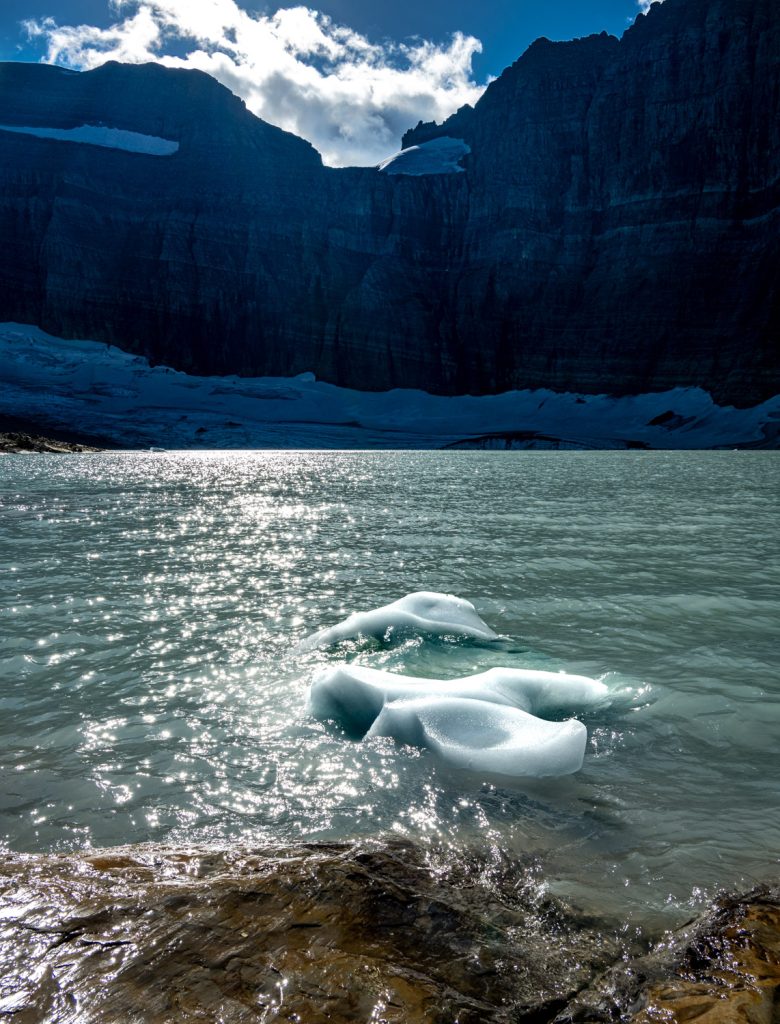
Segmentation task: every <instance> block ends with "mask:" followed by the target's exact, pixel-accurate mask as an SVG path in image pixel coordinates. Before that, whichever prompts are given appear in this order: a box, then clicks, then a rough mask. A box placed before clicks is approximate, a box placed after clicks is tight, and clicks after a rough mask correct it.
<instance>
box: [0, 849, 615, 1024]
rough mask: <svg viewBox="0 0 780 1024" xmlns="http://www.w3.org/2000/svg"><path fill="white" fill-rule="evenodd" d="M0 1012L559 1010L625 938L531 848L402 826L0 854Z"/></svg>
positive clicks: (206, 1017)
mask: <svg viewBox="0 0 780 1024" xmlns="http://www.w3.org/2000/svg"><path fill="white" fill-rule="evenodd" d="M0 908H1V911H2V915H1V917H0V1016H2V1017H4V1019H10V1020H14V1021H19V1022H25V1024H28V1022H29V1024H33V1022H43V1021H46V1022H55V1021H56V1022H58V1024H62V1022H70V1021H73V1022H76V1021H78V1022H79V1024H86V1022H109V1021H111V1022H113V1021H117V1022H118V1021H122V1022H124V1024H129V1022H144V1024H146V1022H149V1024H152V1022H155V1024H156V1022H166V1024H169V1022H173V1021H199V1020H203V1021H217V1020H219V1021H223V1022H245V1021H246V1022H254V1021H299V1022H305V1024H319V1022H325V1021H344V1022H346V1021H350V1022H351V1021H375V1022H380V1021H387V1022H391V1021H393V1022H394V1021H398V1022H400V1021H404V1022H413V1021H425V1022H445V1021H446V1022H449V1024H454V1022H458V1024H467V1022H468V1024H476V1022H487V1021H497V1022H498V1021H507V1022H509V1021H520V1020H523V1021H525V1020H529V1021H546V1020H551V1019H552V1018H553V1017H554V1016H555V1014H556V1013H557V1012H559V1011H560V1010H561V1009H562V1008H563V1007H564V1006H565V1005H566V1004H567V1002H568V1001H569V1000H570V999H571V998H572V997H573V996H574V995H575V994H576V993H577V991H578V990H580V989H581V988H582V987H583V986H585V985H586V984H587V983H588V982H589V980H590V979H591V977H593V976H594V975H595V974H596V973H598V972H599V971H601V970H603V969H605V968H606V967H607V966H608V965H609V964H610V963H611V962H613V961H614V960H615V958H616V957H617V955H618V945H617V943H616V942H615V941H614V940H613V939H612V938H610V937H608V936H605V934H604V933H603V931H602V930H600V929H598V928H596V927H595V922H593V921H592V920H589V919H586V918H584V917H582V916H580V915H578V914H577V913H576V912H574V911H571V910H569V909H567V908H566V907H565V906H564V905H563V904H561V903H559V902H558V901H557V900H555V899H553V898H551V897H549V896H546V895H544V894H543V891H542V886H541V884H540V879H539V877H538V874H537V872H536V870H535V869H534V866H533V865H532V864H530V863H529V864H518V863H510V862H508V861H505V860H503V859H502V858H500V857H498V856H494V857H491V858H486V857H483V856H479V855H476V854H474V855H465V856H464V857H463V858H462V859H461V858H459V859H458V860H457V862H455V863H454V862H453V859H452V857H451V856H449V857H446V856H444V855H441V856H438V857H437V855H435V854H430V853H428V854H426V853H424V852H423V851H421V850H420V849H419V848H417V847H414V846H412V845H410V844H408V843H401V842H399V843H383V844H380V843H364V844H358V845H306V846H301V847H295V848H289V849H270V850H263V851H256V852H246V851H244V852H242V851H235V852H232V853H225V852H209V851H205V850H189V851H174V850H160V849H158V848H143V847H135V848H130V847H128V848H123V849H115V850H111V851H105V852H102V853H95V854H80V855H70V856H44V857H38V856H24V855H15V854H14V855H6V856H5V858H4V859H3V861H2V862H0Z"/></svg>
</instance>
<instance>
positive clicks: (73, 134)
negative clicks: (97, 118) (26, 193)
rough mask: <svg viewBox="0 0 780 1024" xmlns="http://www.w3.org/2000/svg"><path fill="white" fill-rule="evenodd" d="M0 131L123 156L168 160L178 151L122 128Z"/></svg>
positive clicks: (171, 143) (86, 126)
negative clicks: (99, 148)
mask: <svg viewBox="0 0 780 1024" xmlns="http://www.w3.org/2000/svg"><path fill="white" fill-rule="evenodd" d="M0 131H4V132H18V133H19V134H21V135H35V136H36V137H37V138H39V139H55V140H57V141H58V142H85V143H87V144H88V145H90V146H102V147H103V148H104V149H123V150H124V151H125V152H126V153H145V154H146V155H147V156H172V155H173V154H174V153H175V152H176V151H177V150H178V148H179V143H178V142H174V141H173V139H161V138H159V137H158V136H156V135H143V134H141V133H140V132H128V131H125V130H124V129H123V128H107V127H105V126H104V125H96V124H82V125H81V126H80V127H79V128H30V127H22V126H20V125H15V124H0Z"/></svg>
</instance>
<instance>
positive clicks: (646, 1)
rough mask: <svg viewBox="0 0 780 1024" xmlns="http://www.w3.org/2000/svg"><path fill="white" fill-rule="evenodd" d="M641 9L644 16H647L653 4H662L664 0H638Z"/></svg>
mask: <svg viewBox="0 0 780 1024" xmlns="http://www.w3.org/2000/svg"><path fill="white" fill-rule="evenodd" d="M636 2H637V4H638V5H639V7H640V8H641V11H642V14H647V12H648V11H649V10H650V8H651V7H652V6H653V4H662V3H663V2H664V0H636Z"/></svg>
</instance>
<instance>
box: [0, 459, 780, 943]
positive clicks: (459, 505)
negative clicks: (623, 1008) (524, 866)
mask: <svg viewBox="0 0 780 1024" xmlns="http://www.w3.org/2000/svg"><path fill="white" fill-rule="evenodd" d="M779 499H780V456H778V455H777V454H776V453H770V452H767V453H758V452H757V453H747V452H704V453H658V452H615V453H613V452H592V453H579V452H571V453H568V452H550V453H548V452H514V453H513V452H487V453H483V452H450V453H441V452H397V453H396V452H341V453H339V452H283V453H281V452H280V453H275V452H248V453H229V454H224V453H216V452H205V453H185V454H177V453H168V454H111V455H96V456H48V455H36V456H5V457H3V458H2V460H0V575H1V577H2V591H1V593H0V773H2V779H3V785H2V791H1V792H0V844H2V846H3V847H5V848H6V849H13V850H24V851H51V850H71V849H79V848H83V847H88V846H94V847H101V846H110V845H116V844H120V843H128V842H147V841H148V842H164V843H178V844H186V843H193V842H209V843H215V844H219V845H223V846H224V845H226V844H233V843H237V842H245V843H260V842H265V841H273V842H280V841H281V842H286V841H292V840H297V839H302V838H305V839H310V838H324V837H327V838H343V837H350V836H356V835H380V834H396V835H403V836H409V837H411V838H415V839H419V840H422V841H424V842H447V843H451V844H453V846H454V847H455V848H457V846H458V844H461V843H473V842H476V843H479V844H484V845H487V846H490V847H492V848H495V849H496V850H503V851H507V852H509V853H510V854H517V855H520V856H527V855H533V856H535V857H538V858H539V862H540V864H541V867H542V871H543V873H544V877H545V878H546V879H547V880H548V883H549V885H550V888H551V889H552V890H553V891H554V892H557V893H560V894H561V895H564V896H567V897H569V898H572V899H574V900H576V902H577V903H579V904H580V905H581V906H584V907H586V908H587V909H593V910H599V911H602V912H603V911H605V910H606V911H608V912H610V913H612V912H614V913H615V914H619V915H622V916H624V917H628V919H629V920H636V921H638V922H640V923H652V924H653V925H655V924H657V923H659V922H665V921H668V922H670V923H673V922H674V921H677V920H679V919H680V918H681V917H683V916H688V913H689V910H690V908H691V906H692V905H696V904H699V903H702V902H704V901H706V900H707V899H708V897H709V896H711V895H712V893H713V892H714V891H715V890H716V889H717V888H718V887H720V886H726V887H749V886H751V885H753V884H754V883H755V882H757V881H761V880H766V879H770V878H773V877H778V876H779V875H780V863H779V860H778V857H779V854H780V809H779V806H778V805H779V804H780V671H779V670H778V663H779V662H780V517H779V516H778V511H779V505H780V500H779ZM423 589H424V590H438V591H444V592H449V593H454V594H457V595H459V596H462V597H465V598H468V599H469V600H471V601H472V602H473V603H474V604H475V606H476V608H477V610H478V612H479V614H480V615H481V616H482V617H483V618H484V619H485V621H486V622H488V623H489V624H490V625H491V626H492V627H493V628H494V629H495V630H496V631H497V632H498V633H499V634H500V635H501V637H502V639H501V640H500V641H499V642H497V643H494V644H490V643H485V642H482V643H480V642H475V641H466V640H455V639H434V638H430V637H419V636H408V637H405V638H399V640H398V642H397V643H395V644H393V645H383V644H380V643H378V642H376V641H349V642H344V643H342V644H340V645H338V646H336V647H333V648H330V649H326V650H318V651H314V652H311V653H308V654H306V655H296V654H295V652H294V650H293V648H294V645H295V643H296V641H298V640H299V639H301V638H302V637H303V636H304V635H306V634H307V633H309V632H311V631H313V630H314V629H316V628H318V627H319V626H323V625H329V624H332V623H335V622H337V621H338V620H340V619H342V618H344V617H345V615H347V614H348V613H349V612H351V611H354V610H362V609H369V608H372V607H375V606H377V605H381V604H385V603H387V602H389V601H393V600H395V599H397V598H399V597H402V596H403V595H404V594H406V593H409V592H411V591H416V590H423ZM338 661H353V662H354V661H356V662H358V663H360V664H365V665H371V666H375V667H379V668H386V669H390V670H393V671H397V672H407V673H410V674H415V675H423V676H432V677H437V678H451V677H454V676H458V675H464V674H467V673H471V672H477V671H480V670H482V669H484V668H487V667H491V666H498V665H501V666H508V667H518V668H520V667H539V668H548V669H554V670H557V669H565V670H567V671H570V672H574V673H581V674H584V675H590V676H594V677H598V678H603V679H604V681H605V682H606V683H607V684H608V686H609V688H610V692H611V698H610V702H609V704H608V705H607V706H606V707H604V708H600V709H598V710H596V711H593V712H590V713H588V714H587V715H583V716H580V717H581V719H582V721H584V722H585V724H586V725H587V728H588V733H589V740H588V748H587V753H586V757H585V765H584V768H583V770H582V771H581V772H580V773H578V774H577V775H574V776H570V777H566V778H562V779H552V780H543V781H537V782H519V781H511V780H506V779H502V778H498V777H497V778H483V777H481V776H479V775H477V774H473V773H469V772H465V771H456V770H453V769H448V768H445V767H444V766H442V765H441V764H439V763H438V762H437V761H436V760H435V758H434V757H433V755H431V754H430V753H428V752H424V751H420V750H416V749H413V748H408V747H400V746H397V745H396V744H395V743H394V742H393V741H392V740H389V739H376V740H370V741H364V742H362V743H356V742H352V741H350V740H348V739H346V738H345V737H344V736H343V735H340V734H339V733H338V731H337V730H335V729H333V728H332V727H329V726H327V725H325V724H323V723H320V722H316V721H313V720H310V719H309V718H308V717H307V715H306V713H305V698H306V692H307V687H308V684H309V681H310V679H311V676H312V673H313V672H314V671H315V670H316V669H317V668H318V667H319V666H321V665H323V664H332V663H335V662H338Z"/></svg>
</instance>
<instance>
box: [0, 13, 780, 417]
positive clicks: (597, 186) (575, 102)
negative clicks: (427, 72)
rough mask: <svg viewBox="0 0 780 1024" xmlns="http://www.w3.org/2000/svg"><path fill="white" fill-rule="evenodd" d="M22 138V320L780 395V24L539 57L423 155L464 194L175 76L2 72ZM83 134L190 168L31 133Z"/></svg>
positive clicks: (496, 381) (17, 233) (469, 386)
mask: <svg viewBox="0 0 780 1024" xmlns="http://www.w3.org/2000/svg"><path fill="white" fill-rule="evenodd" d="M0 125H2V126H4V128H3V129H1V130H0V232H1V234H0V237H2V239H3V245H2V247H0V320H9V321H10V320H14V321H20V322H30V323H36V324H38V325H40V326H41V327H43V328H44V329H45V330H47V331H49V332H51V333H53V334H57V335H60V336H63V337H89V338H95V339H98V340H105V341H111V342H113V343H115V344H118V345H120V346H122V347H124V348H126V349H128V350H131V351H135V352H138V353H141V354H143V355H146V356H148V357H150V358H151V359H152V360H153V361H156V362H165V363H168V364H170V365H173V366H176V367H178V368H181V369H186V370H190V371H194V372H199V373H227V372H230V373H240V374H248V375H249V374H251V375H262V374H273V375H287V374H294V373H299V372H302V371H304V370H313V371H314V372H315V373H316V374H317V375H318V376H320V377H323V378H325V379H327V380H331V381H334V382H337V383H339V384H342V385H345V386H349V387H357V388H365V389H385V388H390V387H396V386H403V387H419V388H424V389H426V390H429V391H437V392H441V393H461V392H493V391H504V390H508V389H512V388H532V387H549V388H552V389H554V390H559V391H563V390H576V391H584V392H593V393H596V392H611V393H615V394H631V393H639V392H646V391H651V390H663V389H666V388H670V387H674V386H688V385H698V386H701V387H704V388H706V389H708V390H709V391H711V392H712V394H713V396H714V397H715V398H716V399H717V400H718V401H721V402H730V403H734V404H737V405H748V404H753V403H756V402H758V401H761V400H763V399H765V398H767V397H769V396H771V395H774V394H776V393H778V392H780V358H779V355H778V350H779V349H780V346H779V345H778V334H779V333H780V269H779V268H780V6H778V4H777V3H776V0H666V2H665V3H664V4H663V5H655V6H653V7H652V8H651V10H650V12H649V14H648V15H647V16H644V17H642V16H640V17H639V18H638V19H637V22H636V24H635V25H634V26H633V27H632V28H630V29H629V30H628V31H627V32H626V33H625V35H624V36H623V38H622V40H620V41H618V40H617V39H615V38H613V37H609V36H606V35H601V36H592V37H589V38H587V39H582V40H577V41H574V42H570V43H550V42H548V41H547V40H540V41H538V42H537V43H535V44H534V45H533V46H532V47H531V48H530V49H529V50H528V51H527V52H526V53H525V54H524V55H523V57H521V58H520V59H519V60H518V61H517V62H516V63H515V64H514V65H512V67H510V68H508V69H507V70H506V71H505V72H504V74H503V75H502V76H501V77H500V78H499V79H498V80H497V81H496V82H494V83H493V84H492V85H491V86H490V87H489V88H488V89H487V91H486V92H485V94H484V96H483V97H482V99H481V100H480V101H479V103H478V104H477V105H476V106H475V107H474V108H473V109H471V108H468V107H467V108H463V109H462V110H461V111H459V112H458V113H457V114H456V115H454V117H453V118H451V119H450V120H449V121H448V122H446V123H445V124H444V125H441V126H436V125H418V127H417V128H416V129H414V130H413V131H411V132H409V133H407V136H406V137H405V139H404V145H405V146H406V147H407V148H408V147H410V146H413V145H421V144H422V145H423V146H425V144H426V143H429V142H430V141H431V140H433V139H436V138H442V137H450V138H454V139H460V140H463V142H464V143H465V144H466V145H465V146H462V147H461V150H462V151H463V152H464V153H465V155H464V156H462V158H461V166H462V168H463V170H462V171H458V172H456V171H454V170H453V169H452V168H449V169H448V170H442V172H441V173H436V169H435V166H434V167H433V168H431V167H428V169H427V171H426V172H425V173H422V174H420V173H413V174H409V173H405V172H404V171H403V165H402V164H401V162H400V161H399V162H397V163H395V169H393V168H394V163H393V162H391V164H390V166H389V167H386V168H385V169H384V170H380V169H374V168H363V169H356V168H351V169H340V170H337V169H332V168H325V167H323V166H322V163H321V161H320V158H319V156H318V155H317V153H316V152H315V151H314V150H313V149H312V147H311V146H310V145H309V144H308V143H306V142H304V141H302V140H300V139H297V138H295V137H294V136H291V135H289V134H286V133H284V132H282V131H280V130H278V129H276V128H273V127H271V126H270V125H267V124H265V123H264V122H262V121H260V120H259V119H257V118H255V117H254V116H252V115H251V114H249V113H248V112H247V110H246V109H245V107H244V105H243V104H242V103H241V101H240V100H238V99H236V98H235V97H233V96H232V95H231V94H230V93H229V92H228V91H227V90H226V89H224V88H223V87H222V86H220V85H218V84H217V83H216V82H215V81H213V80H212V79H210V78H208V77H207V76H205V75H203V74H201V73H199V72H191V71H175V70H170V69H165V68H162V67H160V66H157V65H144V66H125V65H118V64H107V65H104V66H103V67H102V68H99V69H97V70H95V71H91V72H85V73H82V74H77V73H73V72H68V71H64V70H62V69H59V68H52V67H45V66H40V65H25V64H5V65H0ZM82 125H90V126H95V131H97V132H100V131H101V130H104V129H105V128H106V127H107V128H110V129H120V130H122V131H123V132H125V133H127V132H132V133H137V135H138V136H141V137H144V138H148V137H153V138H154V139H157V140H158V141H159V140H161V139H162V140H168V151H166V152H167V153H168V155H160V153H159V152H158V153H154V152H152V150H151V149H150V150H149V151H148V152H128V151H127V150H126V149H119V148H108V147H107V145H106V144H99V145H95V144H88V143H85V142H75V141H63V140H62V138H60V139H54V138H50V137H38V136H37V135H33V134H30V133H29V131H33V130H37V131H40V130H43V131H48V130H51V129H60V130H66V131H67V130H68V129H74V128H78V127H80V126H82ZM21 127H24V128H25V129H29V131H25V132H20V131H18V130H16V131H14V130H10V129H14V128H17V129H18V128H21ZM96 137H97V136H96ZM176 144H177V145H176ZM171 149H175V152H170V151H169V150H171ZM456 150H457V147H456ZM467 150H468V151H467Z"/></svg>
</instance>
